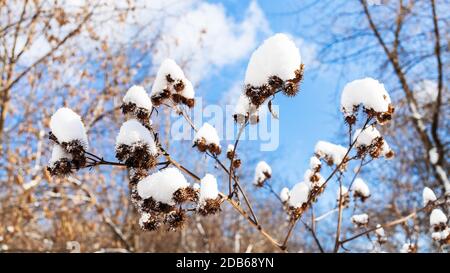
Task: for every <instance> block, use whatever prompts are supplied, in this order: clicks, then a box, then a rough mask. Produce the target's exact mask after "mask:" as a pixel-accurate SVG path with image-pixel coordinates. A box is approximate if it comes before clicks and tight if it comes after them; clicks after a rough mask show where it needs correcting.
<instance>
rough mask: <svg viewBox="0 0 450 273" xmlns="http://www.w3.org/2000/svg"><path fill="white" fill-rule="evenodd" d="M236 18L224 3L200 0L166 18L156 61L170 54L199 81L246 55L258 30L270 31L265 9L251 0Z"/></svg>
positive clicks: (156, 52) (192, 77)
mask: <svg viewBox="0 0 450 273" xmlns="http://www.w3.org/2000/svg"><path fill="white" fill-rule="evenodd" d="M244 18H245V19H244V20H243V21H241V22H237V21H236V20H234V19H233V18H232V17H229V16H227V15H226V12H225V9H224V7H223V6H222V5H221V4H211V3H207V2H197V3H194V4H192V7H191V9H190V10H188V11H187V12H184V13H183V14H180V16H178V17H170V18H168V19H167V20H166V21H165V22H164V26H163V29H162V34H161V38H160V40H158V42H157V46H156V51H155V54H154V55H153V58H154V63H156V64H158V63H160V62H161V61H162V60H163V59H164V58H167V57H171V58H173V59H175V60H176V61H177V62H178V63H180V64H181V65H183V66H186V67H187V69H186V70H187V71H186V73H187V75H188V77H189V78H190V79H191V81H193V82H194V83H197V82H199V81H200V80H201V79H202V78H204V77H205V76H206V75H207V74H208V73H210V72H211V70H213V69H220V68H221V67H223V66H224V65H227V64H232V63H234V62H236V61H239V60H240V59H242V58H243V57H245V56H247V55H248V54H249V53H250V51H251V50H252V49H254V48H255V46H256V44H257V42H258V40H259V39H258V34H260V33H267V32H268V29H269V28H268V23H267V20H266V18H265V16H264V13H263V12H262V10H261V9H260V7H259V6H258V4H257V3H256V2H252V3H251V4H250V5H249V7H248V9H247V11H246V15H245V16H244Z"/></svg>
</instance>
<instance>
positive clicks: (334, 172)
mask: <svg viewBox="0 0 450 273" xmlns="http://www.w3.org/2000/svg"><path fill="white" fill-rule="evenodd" d="M371 120H372V118H371V117H368V118H367V119H366V121H365V122H364V126H363V128H362V130H364V129H366V128H367V125H368V124H369V122H370V121H371ZM358 137H359V135H358V136H356V138H355V139H354V140H353V142H351V143H350V146H349V147H348V149H347V152H346V153H345V155H344V158H343V159H342V161H341V162H340V163H339V164H338V165H337V166H336V167H335V168H334V170H333V171H332V172H331V174H330V175H329V176H328V177H327V179H326V180H325V182H324V183H323V185H322V186H320V188H321V189H323V188H325V186H326V185H327V183H328V181H330V180H331V178H332V177H333V176H334V175H335V174H336V172H337V171H338V170H339V169H340V168H341V166H342V165H343V164H345V163H347V162H348V160H346V158H347V156H348V155H349V153H350V151H351V150H352V148H353V146H354V145H355V143H356V141H357V140H358ZM311 201H312V196H310V197H309V199H308V202H307V203H308V204H310V203H311ZM300 218H301V216H300V217H299V218H298V219H296V220H292V221H291V225H290V227H289V230H288V232H287V234H286V237H285V239H284V241H283V247H284V248H286V244H287V242H288V241H289V237H290V236H291V234H292V230H293V229H294V228H295V226H296V224H297V222H298V220H300Z"/></svg>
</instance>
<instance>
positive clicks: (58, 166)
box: [47, 144, 73, 176]
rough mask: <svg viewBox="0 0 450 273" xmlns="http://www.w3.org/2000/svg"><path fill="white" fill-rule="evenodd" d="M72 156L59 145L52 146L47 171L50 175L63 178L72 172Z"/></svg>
mask: <svg viewBox="0 0 450 273" xmlns="http://www.w3.org/2000/svg"><path fill="white" fill-rule="evenodd" d="M72 168H73V167H72V155H71V154H69V153H68V152H66V150H65V149H64V148H63V147H61V145H59V144H55V145H53V150H52V156H51V158H50V161H49V163H48V167H47V170H48V171H49V172H50V174H51V175H55V176H64V175H66V174H70V173H71V172H72Z"/></svg>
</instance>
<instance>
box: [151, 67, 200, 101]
mask: <svg viewBox="0 0 450 273" xmlns="http://www.w3.org/2000/svg"><path fill="white" fill-rule="evenodd" d="M194 96H195V91H194V87H193V85H192V83H191V82H190V81H189V80H188V79H187V78H186V77H185V75H184V73H183V70H181V68H180V67H179V66H178V65H177V63H176V62H175V61H174V60H172V59H166V60H164V61H163V62H162V63H161V66H160V67H159V70H158V72H157V74H156V79H155V82H154V83H153V87H152V91H151V100H152V102H153V104H154V105H155V106H158V105H161V104H162V103H166V102H172V103H174V104H178V103H182V104H184V105H187V106H188V107H193V106H194V103H195V100H194Z"/></svg>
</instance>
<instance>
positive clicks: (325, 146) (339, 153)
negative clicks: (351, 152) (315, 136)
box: [315, 140, 347, 169]
mask: <svg viewBox="0 0 450 273" xmlns="http://www.w3.org/2000/svg"><path fill="white" fill-rule="evenodd" d="M315 153H316V156H317V157H318V158H320V159H324V160H325V162H326V163H327V164H328V165H330V166H331V165H336V166H339V165H341V166H340V167H339V168H340V169H345V167H346V166H347V165H346V164H345V160H344V158H345V157H346V154H347V149H346V148H345V147H344V146H341V145H336V144H333V143H330V142H327V141H322V140H321V141H319V142H317V143H316V147H315Z"/></svg>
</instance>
